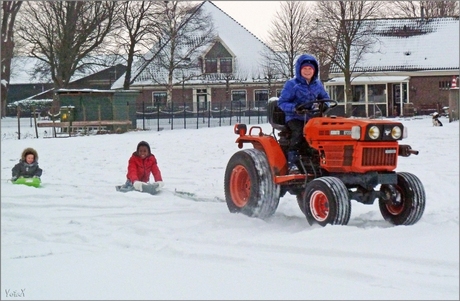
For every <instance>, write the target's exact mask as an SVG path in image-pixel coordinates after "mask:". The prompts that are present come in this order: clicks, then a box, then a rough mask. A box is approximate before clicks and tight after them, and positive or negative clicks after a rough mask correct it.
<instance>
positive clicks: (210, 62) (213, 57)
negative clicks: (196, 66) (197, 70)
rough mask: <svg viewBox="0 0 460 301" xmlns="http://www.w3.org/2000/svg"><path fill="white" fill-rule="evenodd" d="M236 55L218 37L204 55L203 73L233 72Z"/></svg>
mask: <svg viewBox="0 0 460 301" xmlns="http://www.w3.org/2000/svg"><path fill="white" fill-rule="evenodd" d="M233 60H234V55H233V54H232V53H231V51H230V50H228V48H227V47H226V46H225V44H224V43H223V42H222V41H221V40H220V39H218V40H217V41H216V42H215V43H214V44H213V45H212V46H211V48H210V49H209V50H208V51H207V52H206V54H205V55H204V66H203V67H204V68H203V69H204V70H203V73H208V74H209V73H225V74H228V73H233V72H234V70H233V65H234V63H233Z"/></svg>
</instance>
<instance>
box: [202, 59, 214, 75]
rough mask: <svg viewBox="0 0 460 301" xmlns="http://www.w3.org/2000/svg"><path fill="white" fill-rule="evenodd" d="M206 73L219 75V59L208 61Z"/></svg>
mask: <svg viewBox="0 0 460 301" xmlns="http://www.w3.org/2000/svg"><path fill="white" fill-rule="evenodd" d="M205 73H217V59H206V67H205Z"/></svg>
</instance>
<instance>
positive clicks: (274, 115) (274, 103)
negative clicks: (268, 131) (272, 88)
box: [267, 97, 287, 131]
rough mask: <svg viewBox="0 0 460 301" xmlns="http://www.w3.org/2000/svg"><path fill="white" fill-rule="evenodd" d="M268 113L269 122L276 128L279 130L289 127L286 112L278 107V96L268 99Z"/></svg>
mask: <svg viewBox="0 0 460 301" xmlns="http://www.w3.org/2000/svg"><path fill="white" fill-rule="evenodd" d="M267 114H268V122H269V123H270V125H271V126H272V127H273V128H274V129H276V130H278V131H285V130H286V129H287V127H286V120H285V116H284V112H283V111H282V110H281V109H280V108H279V107H278V97H272V98H270V99H269V100H268V106H267Z"/></svg>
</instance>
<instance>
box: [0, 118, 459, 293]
mask: <svg viewBox="0 0 460 301" xmlns="http://www.w3.org/2000/svg"><path fill="white" fill-rule="evenodd" d="M401 120H402V121H403V123H404V124H405V125H406V126H407V127H408V128H409V137H408V138H407V139H406V140H403V143H404V144H409V145H411V146H412V148H413V149H415V150H418V151H419V152H420V154H419V155H418V156H410V157H407V158H404V157H399V166H398V171H407V172H411V173H413V174H415V175H417V176H418V177H419V178H420V179H421V181H422V183H423V184H424V187H425V190H426V195H427V204H426V209H425V213H424V215H423V217H422V219H421V220H420V221H419V222H418V223H417V224H415V225H413V226H399V227H397V226H392V225H391V224H389V223H388V222H386V221H384V220H383V217H382V216H381V214H380V211H379V208H378V204H377V202H376V203H375V204H373V205H363V204H360V203H357V202H354V201H353V202H352V215H351V219H350V222H349V224H348V225H347V226H326V227H320V226H318V225H315V226H309V225H308V223H307V221H306V219H305V217H304V216H303V214H302V212H301V211H300V209H299V208H298V206H297V202H296V199H295V197H294V196H292V195H289V194H287V195H286V196H284V197H283V198H281V200H280V204H279V207H278V209H277V211H276V213H275V215H274V216H273V217H272V218H270V219H269V220H265V221H264V220H260V219H255V218H249V217H247V216H245V215H240V214H232V213H230V212H229V211H228V209H227V205H226V203H225V201H224V171H225V168H226V165H227V162H228V160H229V158H230V157H231V156H232V155H233V154H234V153H235V152H237V151H238V150H239V149H238V147H237V144H236V143H235V140H236V138H237V136H236V135H235V134H234V133H233V126H228V125H227V126H222V127H215V128H201V129H177V130H176V129H175V130H167V131H166V130H165V131H160V132H157V131H137V132H129V133H125V134H111V135H93V136H82V137H71V138H43V137H44V133H43V131H44V130H46V129H43V128H40V129H39V138H38V139H37V138H35V130H34V128H33V127H30V126H29V122H30V120H29V119H27V118H26V119H23V120H21V136H22V138H21V139H20V140H18V139H17V134H16V133H15V132H16V131H17V120H16V119H14V118H3V119H1V137H2V140H1V144H2V145H1V146H2V147H1V168H2V171H1V250H2V252H1V291H0V293H1V299H5V300H6V299H9V300H12V299H14V300H38V299H40V300H70V299H73V300H90V299H92V300H96V299H104V300H127V299H131V300H134V299H136V300H141V299H144V300H155V299H162V300H172V299H176V300H177V299H182V300H184V299H189V300H190V299H195V300H197V299H199V300H210V299H220V300H230V299H232V300H237V299H240V300H242V299H245V300H249V299H252V300H254V299H265V300H280V299H284V300H287V299H290V300H294V299H297V300H319V299H321V300H326V299H329V300H332V299H334V300H358V299H366V300H376V299H379V300H384V299H385V300H409V299H410V300H422V299H425V300H459V123H458V122H452V123H449V122H448V120H447V119H446V118H442V119H441V121H442V122H443V123H444V126H443V127H433V126H432V124H431V119H430V117H428V116H427V117H421V118H420V117H419V118H404V119H401ZM261 127H262V128H263V129H264V131H265V132H266V133H269V132H270V131H271V128H270V126H269V125H268V124H261ZM48 130H49V129H48ZM141 140H145V141H147V142H149V143H150V145H151V148H152V151H153V153H154V154H155V156H156V157H157V159H158V163H159V166H160V169H161V171H162V174H163V178H164V182H165V187H164V189H163V191H162V192H161V193H160V194H158V195H156V196H152V195H149V194H143V193H139V192H129V193H120V192H117V191H115V188H114V186H115V185H117V184H122V183H123V182H124V181H125V175H126V167H127V162H128V158H129V156H130V155H131V153H132V152H133V151H134V150H135V148H136V145H137V143H138V142H139V141H141ZM26 147H33V148H35V149H36V150H37V151H38V154H39V163H40V167H41V168H42V169H43V176H42V186H43V187H41V188H33V187H27V186H22V185H13V184H11V182H9V178H10V177H11V168H12V167H13V166H14V164H15V163H17V162H18V159H19V157H20V154H21V152H22V150H23V149H24V148H26ZM244 147H245V148H249V147H251V146H250V145H245V146H244Z"/></svg>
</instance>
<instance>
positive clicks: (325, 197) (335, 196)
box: [224, 100, 426, 226]
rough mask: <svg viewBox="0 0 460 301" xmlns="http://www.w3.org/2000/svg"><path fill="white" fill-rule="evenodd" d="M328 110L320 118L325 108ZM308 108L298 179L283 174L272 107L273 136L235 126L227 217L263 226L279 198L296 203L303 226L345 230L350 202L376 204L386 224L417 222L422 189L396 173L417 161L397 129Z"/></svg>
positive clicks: (281, 141) (283, 130)
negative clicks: (404, 162)
mask: <svg viewBox="0 0 460 301" xmlns="http://www.w3.org/2000/svg"><path fill="white" fill-rule="evenodd" d="M326 101H327V102H329V103H330V108H329V109H326V110H325V111H324V113H323V110H322V108H323V106H324V105H325V104H324V103H325V102H326ZM316 103H317V105H316V109H312V110H305V114H309V116H310V117H311V118H310V120H309V121H308V122H307V123H306V124H305V126H304V136H305V137H306V142H307V146H308V147H306V148H305V149H304V150H303V151H302V153H301V154H300V159H299V162H298V167H299V170H300V173H299V174H288V164H287V159H286V158H287V152H288V145H289V135H290V130H289V129H288V128H287V127H286V125H285V122H284V112H282V111H281V110H280V109H279V107H278V104H277V101H276V100H275V101H270V102H269V104H268V110H267V112H268V120H269V123H270V124H271V126H272V128H273V130H272V133H270V134H265V133H263V131H262V128H261V127H260V126H252V127H251V128H250V129H249V132H248V129H247V127H246V125H245V124H236V125H235V127H234V132H235V134H237V135H239V136H238V138H237V140H236V143H238V147H239V148H240V149H242V148H243V144H244V143H251V144H252V146H253V148H246V149H242V150H240V151H238V152H236V153H235V154H233V156H232V157H231V158H230V160H229V162H228V164H227V167H226V170H225V179H224V186H225V199H226V202H227V206H228V209H229V211H230V212H232V213H242V214H245V215H247V216H251V217H257V218H261V219H266V218H269V217H270V216H272V215H273V214H274V213H275V211H276V209H277V207H278V204H279V200H280V198H281V197H283V196H284V195H285V194H286V193H287V192H289V193H290V194H292V195H295V196H296V199H297V202H298V205H299V207H300V209H301V211H302V212H303V214H305V216H306V219H307V221H308V223H309V224H310V225H312V224H314V223H317V224H319V225H321V226H326V225H327V224H332V225H346V224H347V223H348V222H349V220H350V214H351V203H350V201H351V200H356V201H358V202H360V203H363V204H368V205H371V204H373V203H374V201H376V200H378V202H379V208H380V212H381V214H382V216H383V218H384V219H385V220H387V221H388V222H390V223H392V224H394V225H413V224H415V223H416V222H417V221H418V220H420V218H421V217H422V215H423V212H424V209H425V203H426V195H425V189H424V187H423V184H422V182H421V181H420V180H419V178H418V177H417V176H415V175H413V174H411V173H408V172H396V171H395V169H396V167H397V162H398V156H402V157H408V156H410V155H412V154H414V155H417V154H418V151H415V150H412V148H411V147H410V146H409V145H404V144H399V141H400V140H402V139H403V138H405V137H407V129H406V128H405V127H404V126H403V124H402V123H400V122H396V121H389V120H383V119H364V118H362V119H358V118H346V117H337V116H325V114H326V113H327V112H328V111H329V110H330V109H332V108H333V107H335V106H337V101H335V100H317V101H316Z"/></svg>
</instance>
